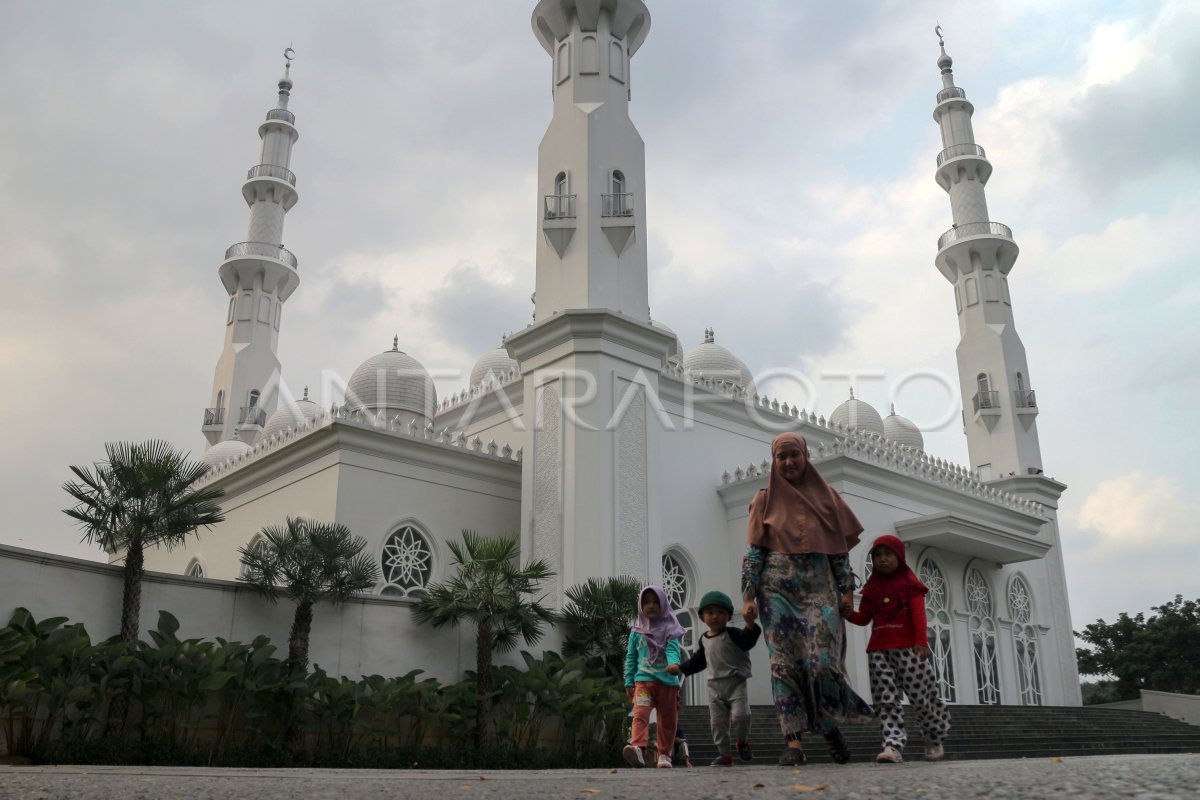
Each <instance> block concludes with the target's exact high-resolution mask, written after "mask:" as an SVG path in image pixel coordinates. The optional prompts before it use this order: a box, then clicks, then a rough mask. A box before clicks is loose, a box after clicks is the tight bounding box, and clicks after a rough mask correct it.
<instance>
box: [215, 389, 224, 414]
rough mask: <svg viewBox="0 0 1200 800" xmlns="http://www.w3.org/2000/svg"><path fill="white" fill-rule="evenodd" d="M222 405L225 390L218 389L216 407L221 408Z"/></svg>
mask: <svg viewBox="0 0 1200 800" xmlns="http://www.w3.org/2000/svg"><path fill="white" fill-rule="evenodd" d="M224 407H225V390H224V389H221V390H220V391H218V392H217V408H218V409H221V408H224Z"/></svg>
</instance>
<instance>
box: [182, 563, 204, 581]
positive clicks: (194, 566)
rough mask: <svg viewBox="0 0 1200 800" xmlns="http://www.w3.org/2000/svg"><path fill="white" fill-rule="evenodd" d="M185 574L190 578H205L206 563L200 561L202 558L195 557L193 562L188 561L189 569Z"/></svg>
mask: <svg viewBox="0 0 1200 800" xmlns="http://www.w3.org/2000/svg"><path fill="white" fill-rule="evenodd" d="M184 575H187V576H188V577H189V578H203V577H204V565H203V564H201V563H200V559H198V558H193V559H192V560H191V562H190V563H188V566H187V571H186V572H185V573H184Z"/></svg>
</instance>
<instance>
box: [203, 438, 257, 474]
mask: <svg viewBox="0 0 1200 800" xmlns="http://www.w3.org/2000/svg"><path fill="white" fill-rule="evenodd" d="M252 449H253V448H252V447H250V445H248V444H246V443H245V442H243V441H241V440H240V439H227V440H225V441H223V442H217V443H216V444H214V445H213V446H212V447H210V448H208V449H207V450H205V451H204V455H202V456H200V463H201V464H203V465H204V466H206V467H208V468H209V469H215V468H216V467H219V466H221V465H222V464H224V463H225V462H226V461H229V460H231V459H234V458H237V457H238V456H240V455H242V454H243V453H249V452H250V451H251V450H252Z"/></svg>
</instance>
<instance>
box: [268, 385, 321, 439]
mask: <svg viewBox="0 0 1200 800" xmlns="http://www.w3.org/2000/svg"><path fill="white" fill-rule="evenodd" d="M319 416H321V407H320V406H318V405H317V404H316V403H314V402H313V401H312V400H309V399H308V387H305V388H304V398H303V399H301V400H297V401H296V402H294V403H292V404H291V405H287V406H281V407H280V408H278V409H276V410H275V413H274V414H272V415H271V416H269V417H267V424H266V425H264V426H263V429H262V433H260V434H259V435H258V439H259V441H262V442H265V441H267V440H269V439H270V438H271V437H272V436H278V435H280V434H282V433H285V432H286V431H287V429H288V428H293V429H295V428H299V427H300V426H301V425H303V424H304V423H306V422H308V421H309V420H311V419H314V418H316V417H319Z"/></svg>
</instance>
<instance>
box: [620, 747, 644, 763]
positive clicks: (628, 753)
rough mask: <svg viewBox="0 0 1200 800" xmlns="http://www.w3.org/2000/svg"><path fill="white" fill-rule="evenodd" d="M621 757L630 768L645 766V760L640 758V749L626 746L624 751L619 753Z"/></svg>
mask: <svg viewBox="0 0 1200 800" xmlns="http://www.w3.org/2000/svg"><path fill="white" fill-rule="evenodd" d="M621 757H622V758H624V759H625V763H626V764H628V765H629V766H631V767H644V766H646V761H645V759H643V758H642V748H640V747H635V746H634V745H631V744H627V745H625V749H624V750H622V751H621Z"/></svg>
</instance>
